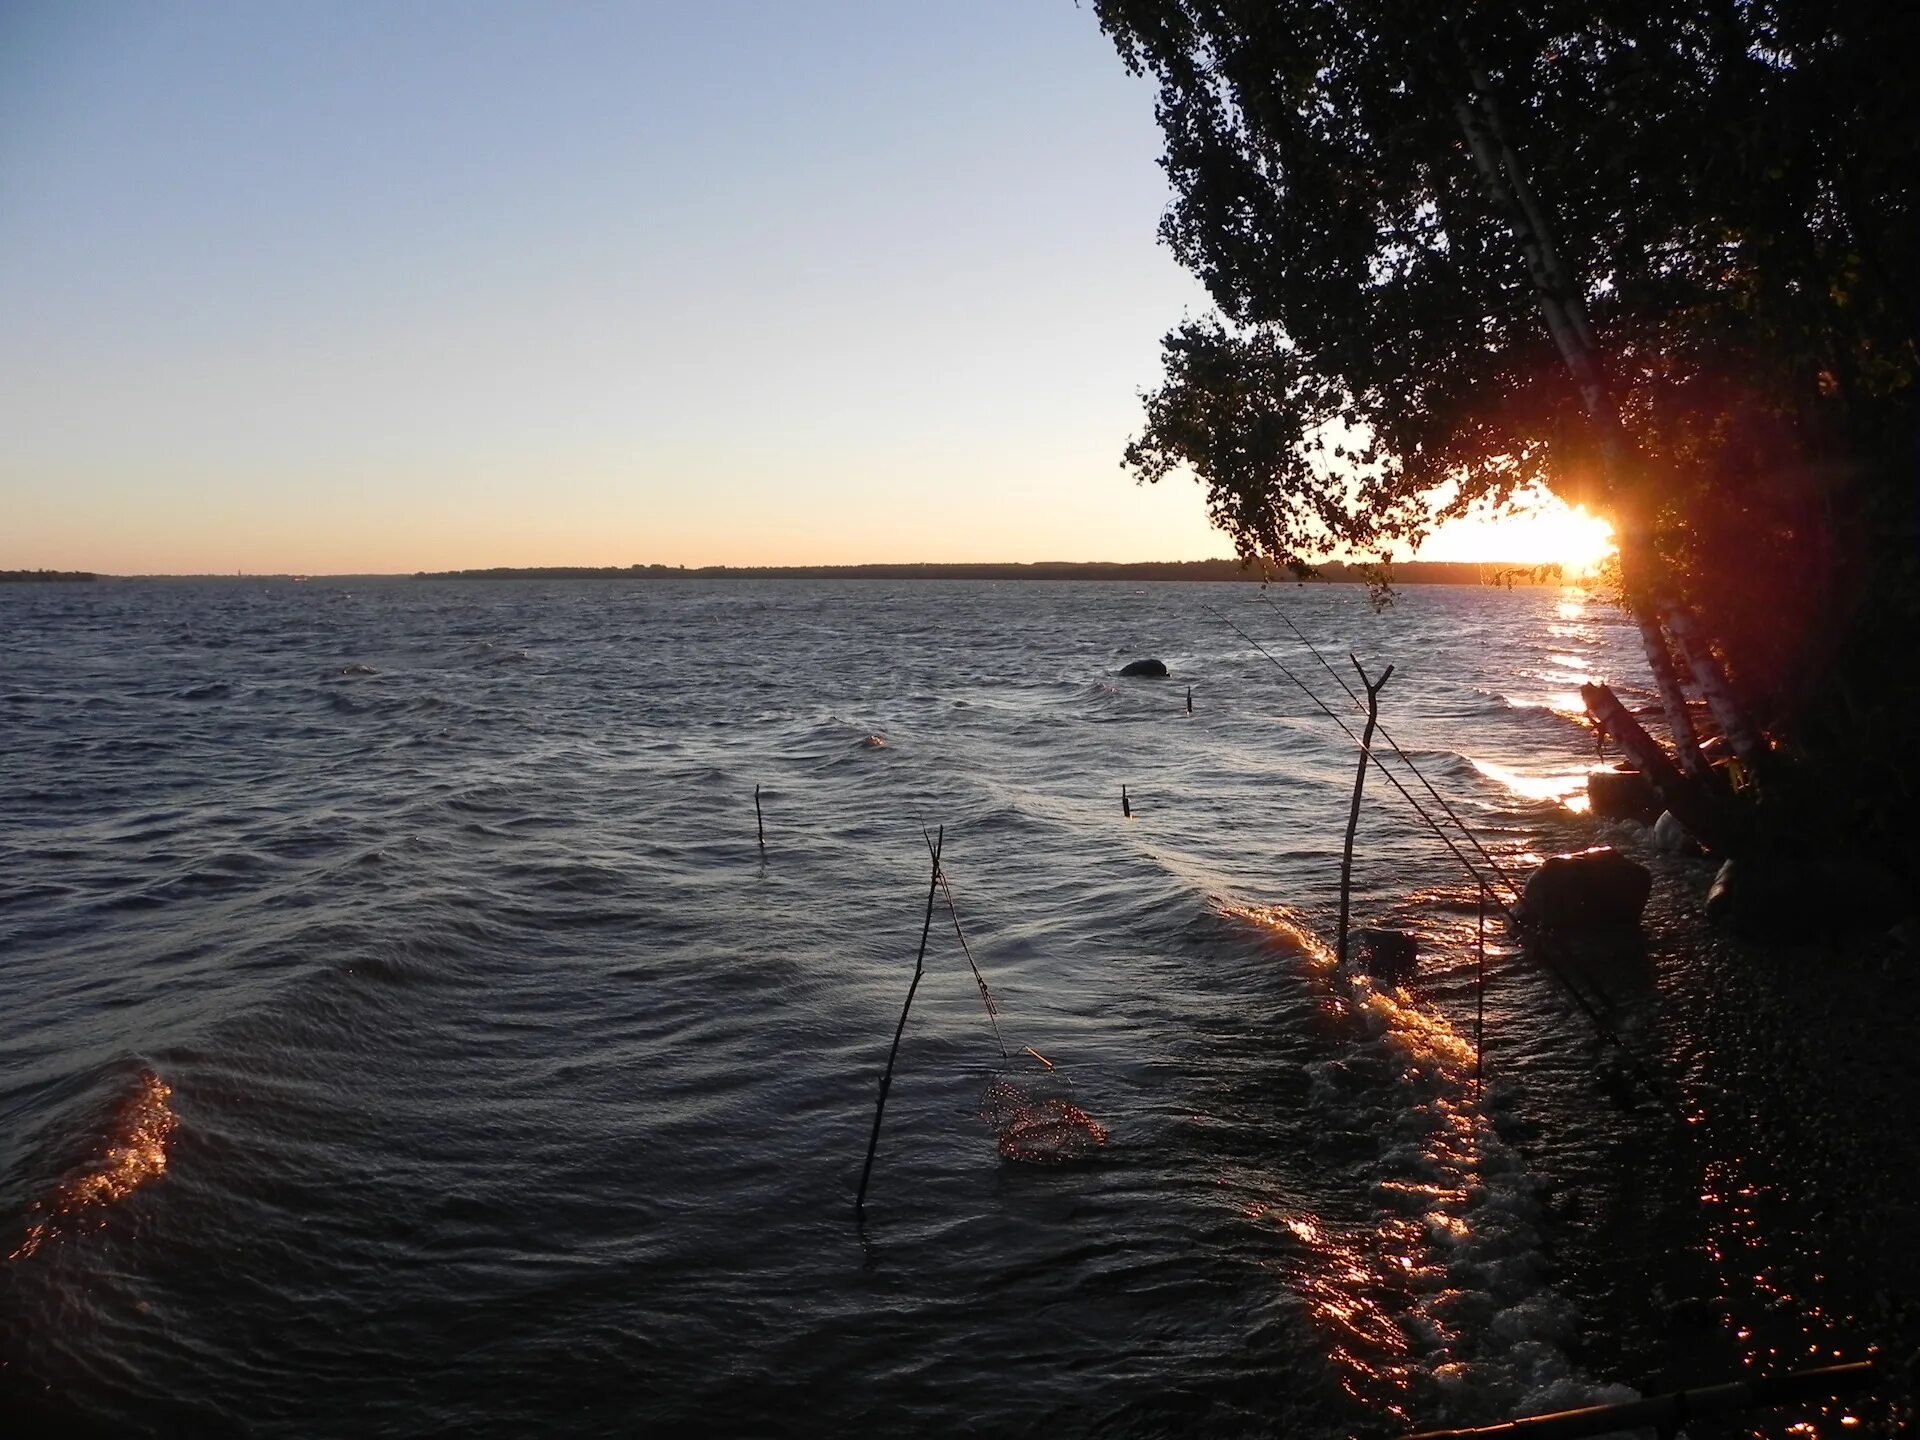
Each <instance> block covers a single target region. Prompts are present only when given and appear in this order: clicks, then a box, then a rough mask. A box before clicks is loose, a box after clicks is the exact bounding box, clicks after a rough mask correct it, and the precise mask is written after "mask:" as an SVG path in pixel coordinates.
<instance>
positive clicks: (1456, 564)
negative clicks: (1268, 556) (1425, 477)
mask: <svg viewBox="0 0 1920 1440" xmlns="http://www.w3.org/2000/svg"><path fill="white" fill-rule="evenodd" d="M1378 578H1380V571H1379V569H1378V568H1377V567H1375V566H1370V565H1350V564H1347V563H1345V562H1343V561H1328V562H1327V563H1325V564H1323V565H1320V566H1318V567H1317V568H1316V570H1315V572H1314V574H1313V575H1311V576H1309V577H1308V578H1307V579H1305V580H1296V578H1295V577H1294V576H1293V575H1291V574H1290V573H1288V572H1286V571H1281V572H1279V573H1277V574H1263V573H1262V572H1261V571H1260V570H1259V569H1256V568H1248V567H1246V566H1243V565H1241V564H1240V562H1239V561H1237V560H1165V561H1161V560H1146V561H1111V560H1087V561H1079V560H1043V561H1037V562H1033V563H1024V564H1015V563H991V562H988V563H966V564H920V565H913V564H907V565H895V564H875V565H700V566H682V565H625V566H621V565H528V566H505V565H502V566H493V567H490V568H487V569H472V570H418V571H415V572H414V573H413V574H411V575H408V574H404V573H398V574H396V573H387V574H369V573H366V572H358V571H354V572H342V573H339V574H329V575H319V574H316V575H296V574H291V573H271V574H238V573H236V574H231V575H224V574H223V575H208V574H199V575H107V574H98V573H95V572H92V571H85V570H0V584H9V583H11V584H56V583H57V584H71V583H87V582H99V583H102V584H115V583H124V582H127V581H141V580H146V581H160V582H172V583H181V582H195V583H202V584H225V585H235V584H258V583H260V582H262V581H276V582H282V583H288V582H295V581H307V580H331V581H340V580H894V581H899V580H1025V581H1083V582H1084V581H1102V580H1105V581H1124V582H1141V581H1154V582H1166V581H1176V582H1177V581H1206V582H1214V583H1218V582H1222V581H1233V582H1250V583H1254V584H1258V583H1260V582H1261V581H1263V580H1264V581H1267V582H1269V583H1271V584H1275V585H1290V584H1307V585H1363V584H1369V583H1372V582H1373V581H1375V580H1376V579H1378ZM1385 579H1386V580H1387V581H1388V582H1389V583H1390V584H1393V585H1497V586H1501V587H1503V588H1508V589H1511V588H1513V587H1515V586H1537V585H1562V584H1567V583H1569V582H1568V581H1567V580H1566V578H1565V576H1564V575H1563V573H1562V571H1561V568H1560V567H1559V566H1557V565H1516V564H1508V563H1504V562H1497V561H1485V562H1471V561H1452V560H1407V561H1402V562H1399V563H1397V564H1394V565H1391V566H1389V567H1387V570H1386V573H1385Z"/></svg>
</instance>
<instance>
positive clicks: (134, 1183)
mask: <svg viewBox="0 0 1920 1440" xmlns="http://www.w3.org/2000/svg"><path fill="white" fill-rule="evenodd" d="M172 1095H173V1087H172V1086H170V1085H168V1084H167V1082H166V1081H164V1080H162V1079H161V1078H160V1077H159V1076H158V1075H156V1074H154V1073H153V1072H152V1071H151V1070H148V1071H144V1072H142V1074H141V1076H140V1083H139V1085H138V1086H137V1087H136V1088H135V1090H134V1092H133V1094H132V1095H130V1096H128V1097H127V1099H126V1100H125V1101H123V1102H122V1103H121V1105H120V1106H119V1108H118V1109H117V1110H115V1112H114V1117H113V1122H112V1124H111V1126H110V1127H109V1129H108V1133H107V1137H106V1140H105V1142H104V1143H103V1144H102V1145H101V1147H100V1149H99V1150H98V1151H96V1152H95V1154H94V1155H93V1157H92V1159H91V1160H89V1161H88V1163H87V1164H86V1166H85V1167H84V1168H83V1169H82V1170H81V1171H80V1172H79V1173H78V1174H77V1175H74V1176H73V1177H72V1178H70V1179H68V1180H67V1181H65V1182H64V1183H63V1184H62V1185H61V1186H60V1187H59V1189H58V1190H56V1191H55V1192H54V1193H53V1195H52V1196H51V1197H49V1198H48V1199H46V1200H43V1201H41V1202H40V1203H39V1204H37V1205H36V1206H34V1209H35V1211H36V1212H38V1213H39V1215H40V1218H39V1219H37V1220H35V1221H34V1222H33V1224H32V1225H31V1226H29V1227H28V1229H27V1233H26V1236H25V1238H24V1239H22V1240H21V1242H20V1243H19V1244H18V1245H17V1246H15V1247H14V1249H13V1251H12V1253H11V1254H9V1255H8V1256H7V1259H9V1260H25V1259H26V1258H27V1257H28V1256H30V1255H32V1254H33V1253H34V1252H35V1251H36V1250H38V1249H39V1248H40V1247H41V1246H42V1245H44V1244H46V1242H47V1241H49V1240H52V1239H55V1238H57V1237H58V1236H59V1235H60V1234H61V1233H62V1232H63V1231H64V1230H65V1229H66V1228H67V1225H66V1224H65V1223H63V1222H67V1221H72V1220H74V1219H75V1218H76V1217H80V1216H84V1215H85V1214H86V1212H88V1211H93V1210H98V1209H101V1208H102V1207H105V1206H108V1205H112V1204H113V1203H115V1202H116V1201H118V1200H121V1199H124V1198H125V1197H126V1196H128V1195H130V1194H132V1193H133V1192H134V1191H135V1190H137V1189H139V1188H140V1187H141V1186H142V1185H145V1184H146V1183H147V1182H148V1181H150V1180H154V1179H157V1178H158V1177H159V1176H160V1175H162V1174H163V1173H165V1171H166V1168H167V1137H168V1136H169V1135H171V1134H173V1131H174V1127H175V1126H176V1125H178V1124H179V1123H180V1118H179V1116H177V1115H175V1114H174V1113H173V1109H172V1107H171V1106H169V1105H168V1104H167V1101H168V1100H169V1099H170V1098H172Z"/></svg>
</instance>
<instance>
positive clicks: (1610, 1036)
mask: <svg viewBox="0 0 1920 1440" xmlns="http://www.w3.org/2000/svg"><path fill="white" fill-rule="evenodd" d="M1205 608H1206V609H1207V610H1208V611H1209V612H1210V613H1211V614H1213V615H1214V616H1216V617H1217V618H1218V619H1219V620H1220V621H1221V623H1222V624H1224V625H1226V626H1227V628H1228V629H1230V630H1232V631H1233V632H1234V634H1236V635H1238V636H1239V637H1240V638H1241V639H1242V640H1245V641H1246V642H1247V643H1248V644H1249V645H1251V646H1253V648H1254V649H1255V650H1258V651H1259V652H1260V653H1261V654H1262V655H1264V656H1266V658H1267V659H1268V660H1269V661H1270V662H1271V663H1272V664H1273V665H1274V666H1275V667H1276V668H1277V669H1278V670H1279V671H1280V673H1281V674H1282V675H1285V676H1286V677H1287V678H1288V679H1289V680H1291V681H1292V682H1293V683H1294V684H1295V685H1296V686H1298V687H1299V689H1300V691H1301V693H1302V694H1304V695H1305V696H1306V697H1307V699H1309V700H1310V701H1312V702H1313V704H1314V707H1315V708H1316V709H1318V710H1319V711H1320V713H1321V714H1322V715H1325V716H1326V717H1327V718H1328V719H1329V720H1331V721H1333V723H1334V724H1336V725H1338V726H1339V727H1340V728H1341V730H1342V731H1344V732H1345V733H1346V736H1347V738H1348V739H1349V740H1351V741H1353V743H1354V744H1355V745H1358V746H1359V747H1360V753H1361V754H1362V755H1363V756H1365V757H1366V758H1367V759H1368V760H1371V761H1372V762H1373V766H1374V768H1375V769H1376V770H1378V771H1379V772H1380V773H1381V774H1382V775H1384V776H1385V777H1386V779H1387V783H1388V784H1390V785H1392V786H1393V788H1394V789H1395V790H1398V791H1399V792H1400V796H1401V798H1402V799H1403V800H1405V801H1406V802H1407V804H1408V805H1410V806H1412V807H1413V812H1414V814H1416V815H1418V816H1419V817H1420V818H1421V819H1422V820H1423V821H1425V822H1426V825H1427V828H1428V829H1430V830H1431V831H1433V833H1434V835H1435V836H1437V837H1438V838H1439V840H1440V843H1441V844H1443V845H1445V846H1446V847H1447V849H1448V850H1450V851H1452V852H1453V858H1454V859H1456V860H1458V861H1459V862H1460V864H1461V866H1462V867H1463V868H1464V869H1465V870H1466V872H1467V874H1469V875H1471V876H1472V877H1473V879H1474V881H1475V883H1476V884H1478V885H1480V886H1481V887H1482V889H1483V890H1484V891H1485V892H1486V893H1487V896H1488V898H1489V899H1491V900H1492V901H1493V903H1494V904H1495V905H1497V906H1499V908H1500V912H1501V914H1503V915H1505V916H1506V917H1507V920H1508V922H1509V923H1510V924H1512V923H1517V918H1518V917H1516V916H1515V914H1514V912H1513V908H1512V907H1511V906H1509V905H1507V904H1506V903H1504V902H1503V901H1502V900H1501V899H1500V897H1499V896H1498V895H1495V894H1493V893H1492V892H1491V889H1490V887H1488V886H1487V882H1486V879H1485V877H1483V876H1482V875H1481V874H1480V872H1479V871H1478V870H1476V869H1474V868H1473V862H1472V861H1471V860H1469V859H1467V857H1466V856H1465V855H1463V854H1462V853H1461V851H1460V847H1459V846H1458V845H1456V844H1454V843H1453V839H1452V837H1451V836H1449V835H1448V834H1447V832H1446V831H1445V830H1443V829H1442V828H1441V827H1440V823H1439V821H1437V820H1435V819H1434V818H1433V816H1432V815H1431V814H1429V813H1428V811H1427V810H1426V808H1425V807H1424V806H1422V805H1421V804H1420V802H1419V801H1418V800H1416V799H1414V798H1413V794H1412V792H1411V791H1409V790H1408V789H1407V787H1406V786H1404V785H1402V784H1401V783H1400V779H1399V777H1398V776H1396V775H1395V774H1394V773H1393V772H1392V771H1391V770H1389V769H1388V768H1387V767H1386V763H1385V762H1384V761H1383V760H1381V758H1380V757H1379V756H1378V755H1376V754H1374V753H1373V749H1372V747H1371V746H1368V745H1365V744H1362V743H1361V740H1360V737H1359V736H1357V735H1355V734H1354V733H1353V730H1352V728H1351V727H1350V726H1349V725H1348V724H1347V722H1346V721H1344V720H1342V719H1341V718H1340V717H1339V716H1338V715H1336V714H1335V713H1334V712H1333V711H1332V710H1330V709H1329V708H1328V707H1327V705H1326V703H1325V702H1324V701H1322V700H1321V698H1320V697H1319V696H1318V695H1317V694H1315V693H1314V691H1313V687H1312V686H1310V685H1308V684H1307V682H1306V681H1304V680H1302V679H1301V678H1300V677H1299V676H1298V675H1296V674H1294V673H1293V671H1291V670H1289V669H1288V668H1287V667H1286V665H1285V664H1284V663H1282V662H1281V661H1280V660H1279V659H1278V658H1277V657H1276V656H1275V655H1274V654H1273V652H1272V651H1270V650H1268V649H1267V647H1266V646H1264V645H1262V644H1261V643H1260V642H1259V641H1258V640H1256V639H1254V638H1253V636H1251V635H1249V634H1248V633H1247V632H1246V631H1245V630H1243V629H1241V628H1240V626H1238V625H1236V624H1235V623H1234V622H1233V620H1232V619H1231V618H1230V617H1229V616H1227V615H1226V614H1225V613H1223V612H1222V611H1220V610H1219V609H1217V608H1216V607H1214V606H1212V605H1208V606H1206V607H1205ZM1309 648H1311V647H1309ZM1321 663H1322V664H1325V661H1322V662H1321ZM1402 758H1403V759H1404V758H1405V757H1404V756H1403V757H1402ZM1455 823H1458V821H1457V820H1456V822H1455ZM1463 828H1464V827H1463ZM1483 853H1484V852H1483ZM1489 863H1491V862H1489ZM1501 878H1502V879H1506V880H1507V883H1508V884H1509V885H1512V884H1513V882H1512V880H1511V879H1509V878H1508V877H1506V876H1505V875H1504V874H1503V875H1502V876H1501ZM1515 888H1516V892H1517V887H1515ZM1535 953H1536V956H1537V958H1538V959H1539V961H1540V963H1541V965H1542V966H1543V967H1544V968H1545V969H1546V971H1547V973H1548V974H1549V975H1551V976H1553V978H1554V979H1555V980H1556V981H1558V982H1559V984H1560V985H1561V987H1562V988H1563V989H1565V990H1566V992H1567V994H1568V995H1570V996H1571V997H1572V998H1573V1002H1574V1004H1576V1005H1577V1006H1579V1007H1580V1010H1581V1011H1582V1013H1584V1014H1585V1015H1586V1017H1587V1020H1588V1022H1589V1023H1590V1024H1591V1025H1592V1026H1593V1028H1594V1032H1595V1033H1596V1034H1597V1035H1599V1037H1600V1038H1601V1039H1602V1040H1603V1041H1605V1042H1606V1043H1608V1044H1610V1045H1612V1046H1613V1047H1614V1048H1615V1049H1616V1050H1618V1051H1619V1052H1620V1054H1621V1056H1622V1057H1623V1058H1624V1059H1625V1060H1626V1062H1627V1067H1628V1068H1629V1069H1630V1070H1631V1071H1632V1072H1633V1074H1634V1077H1635V1078H1636V1079H1638V1080H1639V1081H1640V1083H1641V1084H1642V1085H1644V1086H1645V1087H1646V1090H1647V1093H1648V1094H1649V1095H1651V1096H1653V1097H1654V1099H1655V1100H1657V1101H1659V1102H1661V1103H1662V1104H1663V1105H1664V1106H1665V1108H1666V1109H1667V1111H1668V1112H1669V1113H1670V1114H1671V1115H1672V1116H1673V1117H1674V1118H1675V1119H1676V1120H1678V1121H1680V1122H1681V1123H1682V1124H1684V1123H1686V1114H1685V1112H1684V1111H1683V1110H1681V1108H1680V1105H1679V1102H1678V1101H1676V1100H1675V1099H1674V1098H1673V1097H1672V1096H1671V1095H1670V1094H1668V1093H1667V1091H1666V1088H1665V1086H1663V1085H1662V1084H1661V1083H1660V1080H1659V1078H1658V1077H1657V1076H1656V1075H1655V1074H1654V1073H1653V1071H1652V1070H1651V1069H1650V1068H1649V1067H1648V1066H1647V1064H1646V1063H1645V1062H1644V1061H1642V1060H1641V1059H1640V1057H1639V1056H1638V1055H1636V1054H1635V1053H1634V1052H1633V1049H1632V1047H1630V1046H1629V1045H1628V1044H1627V1042H1626V1041H1625V1040H1623V1039H1622V1038H1621V1037H1620V1035H1619V1034H1618V1033H1617V1032H1616V1031H1615V1030H1614V1028H1613V1027H1612V1026H1611V1025H1609V1024H1608V1023H1607V1021H1606V1019H1605V1017H1603V1016H1602V1015H1601V1014H1600V1012H1599V1010H1598V1009H1597V1008H1596V1007H1595V1006H1594V1004H1593V1002H1592V1001H1590V1000H1589V999H1588V998H1587V996H1586V993H1585V992H1584V991H1582V990H1581V988H1580V986H1579V985H1578V984H1576V983H1575V981H1574V979H1573V977H1572V976H1571V975H1569V974H1567V973H1566V971H1565V970H1563V969H1562V968H1561V967H1560V966H1559V965H1558V964H1556V963H1555V962H1554V960H1553V958H1552V957H1551V956H1550V955H1548V954H1547V953H1546V947H1544V946H1539V947H1536V951H1535Z"/></svg>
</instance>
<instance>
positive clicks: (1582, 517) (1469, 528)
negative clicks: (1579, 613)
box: [1414, 491, 1617, 580]
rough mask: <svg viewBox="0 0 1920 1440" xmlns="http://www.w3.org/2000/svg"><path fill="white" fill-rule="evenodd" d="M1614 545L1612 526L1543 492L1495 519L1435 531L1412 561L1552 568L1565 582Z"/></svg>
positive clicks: (1592, 566)
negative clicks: (1555, 567) (1552, 566)
mask: <svg viewBox="0 0 1920 1440" xmlns="http://www.w3.org/2000/svg"><path fill="white" fill-rule="evenodd" d="M1616 548H1617V547H1616V546H1615V544H1614V538H1613V525H1612V524H1611V523H1610V522H1609V521H1606V520H1603V519H1601V518H1600V517H1599V516H1597V515H1589V514H1588V513H1587V511H1586V508H1585V507H1584V506H1570V505H1568V504H1567V503H1566V502H1565V501H1563V500H1561V499H1559V498H1558V497H1556V496H1553V495H1549V494H1547V493H1545V492H1544V491H1540V492H1535V493H1534V494H1531V495H1528V496H1526V497H1524V498H1523V499H1522V500H1521V501H1520V502H1519V508H1517V509H1515V510H1512V511H1510V512H1508V513H1505V514H1500V515H1492V516H1489V515H1484V514H1475V515H1469V516H1467V517H1466V518H1464V519H1461V520H1451V521H1448V522H1447V523H1446V524H1444V525H1442V526H1441V527H1440V528H1439V529H1437V530H1435V531H1434V532H1433V534H1432V536H1431V537H1429V538H1428V540H1427V542H1426V543H1425V544H1424V545H1422V546H1421V547H1420V549H1419V550H1418V552H1416V554H1415V556H1414V558H1415V559H1417V560H1454V561H1466V562H1470V563H1471V562H1478V563H1481V564H1488V565H1492V564H1503V565H1558V566H1559V567H1560V569H1561V573H1562V574H1563V576H1564V577H1565V578H1566V579H1569V580H1572V579H1576V578H1578V577H1580V576H1584V575H1591V574H1592V573H1594V572H1595V571H1596V570H1598V569H1599V568H1600V565H1601V563H1602V562H1603V561H1604V560H1605V559H1606V558H1607V557H1608V556H1609V555H1611V554H1613V553H1614V550H1615V549H1616Z"/></svg>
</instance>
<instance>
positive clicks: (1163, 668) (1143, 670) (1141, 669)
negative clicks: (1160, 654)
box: [1120, 660, 1167, 676]
mask: <svg viewBox="0 0 1920 1440" xmlns="http://www.w3.org/2000/svg"><path fill="white" fill-rule="evenodd" d="M1120 673H1121V674H1122V675H1161V676H1164V675H1165V674H1166V673H1167V662H1166V661H1164V660H1129V661H1128V662H1127V663H1126V664H1124V665H1122V666H1121V667H1120Z"/></svg>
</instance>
